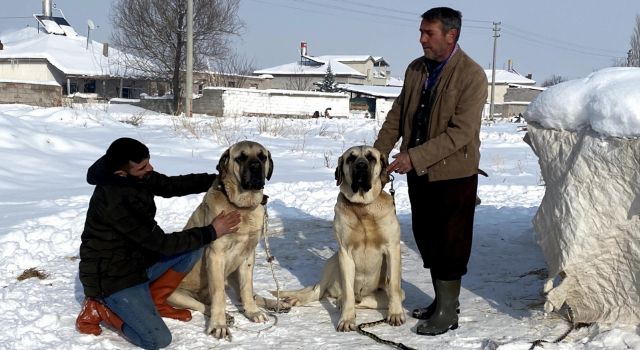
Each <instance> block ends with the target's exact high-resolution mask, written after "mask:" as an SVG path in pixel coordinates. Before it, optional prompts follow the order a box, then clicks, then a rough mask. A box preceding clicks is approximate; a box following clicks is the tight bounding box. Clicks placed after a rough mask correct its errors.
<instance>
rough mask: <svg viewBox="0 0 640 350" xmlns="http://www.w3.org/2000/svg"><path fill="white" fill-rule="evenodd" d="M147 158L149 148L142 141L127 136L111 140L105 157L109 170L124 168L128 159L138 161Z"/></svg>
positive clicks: (127, 163)
mask: <svg viewBox="0 0 640 350" xmlns="http://www.w3.org/2000/svg"><path fill="white" fill-rule="evenodd" d="M147 158H149V148H147V146H145V145H144V144H143V143H142V142H140V141H138V140H134V139H131V138H128V137H121V138H119V139H117V140H115V141H113V142H112V143H111V146H109V148H108V149H107V154H106V157H105V159H106V162H107V168H108V170H109V171H116V170H124V169H125V168H126V166H127V165H129V161H132V162H134V163H140V162H142V161H143V160H144V159H147Z"/></svg>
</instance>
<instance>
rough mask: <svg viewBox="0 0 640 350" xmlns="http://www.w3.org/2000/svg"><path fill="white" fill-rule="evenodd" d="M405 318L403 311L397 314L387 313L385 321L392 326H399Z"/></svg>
mask: <svg viewBox="0 0 640 350" xmlns="http://www.w3.org/2000/svg"><path fill="white" fill-rule="evenodd" d="M406 320H407V318H406V316H405V315H404V312H401V313H398V314H389V316H387V323H388V324H390V325H392V326H401V325H403V324H404V323H405V321H406Z"/></svg>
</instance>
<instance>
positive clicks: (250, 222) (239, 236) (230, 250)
mask: <svg viewBox="0 0 640 350" xmlns="http://www.w3.org/2000/svg"><path fill="white" fill-rule="evenodd" d="M207 202H208V203H207V205H208V206H209V215H208V216H209V218H207V219H209V220H213V218H215V217H216V216H218V214H220V213H221V212H222V211H225V212H226V213H229V212H231V211H233V210H237V211H238V212H240V216H241V222H240V225H239V228H238V231H237V232H235V233H232V234H229V235H226V236H223V237H221V238H220V239H216V240H215V241H213V242H211V244H210V247H209V248H210V249H213V251H214V253H215V254H223V255H226V256H229V257H232V256H233V255H237V256H247V255H248V254H253V253H254V250H255V248H256V245H257V244H258V241H259V240H260V236H261V235H262V226H263V224H264V222H263V218H264V212H265V209H264V206H262V205H256V206H254V207H249V208H239V207H237V206H235V205H233V204H232V203H231V202H230V201H229V199H228V198H227V197H226V196H225V194H224V193H222V192H220V191H217V190H214V191H211V192H210V193H209V197H208V200H207ZM213 203H215V207H213ZM225 260H226V261H231V260H237V259H233V258H230V259H225ZM230 267H231V266H230ZM232 268H233V270H235V268H237V267H232Z"/></svg>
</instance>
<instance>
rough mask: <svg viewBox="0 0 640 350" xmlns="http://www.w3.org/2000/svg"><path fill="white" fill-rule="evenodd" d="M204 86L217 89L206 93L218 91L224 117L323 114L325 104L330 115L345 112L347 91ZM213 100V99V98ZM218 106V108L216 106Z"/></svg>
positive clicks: (339, 114)
mask: <svg viewBox="0 0 640 350" xmlns="http://www.w3.org/2000/svg"><path fill="white" fill-rule="evenodd" d="M206 90H214V91H215V90H217V92H218V93H214V94H207V93H206V92H205V94H204V96H203V97H202V98H207V96H211V97H212V98H215V97H214V96H220V94H219V92H222V94H221V96H222V101H220V102H221V103H222V106H219V107H221V110H222V113H223V115H224V116H225V117H240V116H246V115H275V116H279V115H281V116H311V115H313V113H314V112H315V111H318V112H319V113H320V115H321V116H322V115H324V112H325V110H327V108H331V110H329V115H330V116H332V117H348V116H349V95H347V94H343V93H325V92H310V91H292V90H274V89H269V90H256V89H237V88H219V87H211V88H206V89H205V91H206ZM214 104H217V102H214ZM217 109H218V110H220V108H217Z"/></svg>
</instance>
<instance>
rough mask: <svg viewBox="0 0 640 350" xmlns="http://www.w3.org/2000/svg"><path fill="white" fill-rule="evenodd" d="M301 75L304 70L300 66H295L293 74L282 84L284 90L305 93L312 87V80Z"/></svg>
mask: <svg viewBox="0 0 640 350" xmlns="http://www.w3.org/2000/svg"><path fill="white" fill-rule="evenodd" d="M303 73H304V70H303V69H302V68H300V66H296V67H295V68H294V69H293V74H292V75H291V76H289V77H288V78H287V80H286V81H285V82H284V88H285V89H286V90H299V91H307V90H309V89H310V88H311V87H313V83H314V79H313V78H312V77H310V76H308V75H305V74H303Z"/></svg>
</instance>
